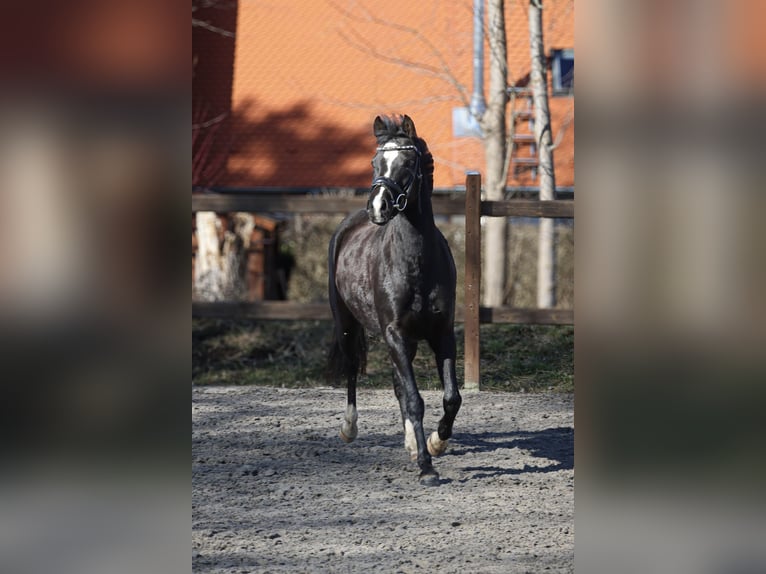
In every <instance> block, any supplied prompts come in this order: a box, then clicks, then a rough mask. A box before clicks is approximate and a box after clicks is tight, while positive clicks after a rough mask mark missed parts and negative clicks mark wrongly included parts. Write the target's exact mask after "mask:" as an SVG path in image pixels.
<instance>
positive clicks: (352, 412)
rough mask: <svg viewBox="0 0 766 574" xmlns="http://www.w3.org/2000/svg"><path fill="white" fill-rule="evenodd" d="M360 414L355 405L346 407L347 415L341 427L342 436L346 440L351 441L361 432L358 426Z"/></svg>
mask: <svg viewBox="0 0 766 574" xmlns="http://www.w3.org/2000/svg"><path fill="white" fill-rule="evenodd" d="M357 419H358V415H357V412H356V407H355V406H354V405H348V406H347V407H346V416H345V420H344V421H343V424H342V425H341V427H340V438H342V439H343V441H344V442H351V441H352V440H354V439H355V438H356V436H357V435H358V434H359V429H358V428H357V426H356V421H357Z"/></svg>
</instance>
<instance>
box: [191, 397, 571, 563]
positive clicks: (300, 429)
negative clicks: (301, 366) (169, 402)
mask: <svg viewBox="0 0 766 574" xmlns="http://www.w3.org/2000/svg"><path fill="white" fill-rule="evenodd" d="M422 394H423V398H424V400H425V403H426V415H425V419H424V426H425V430H426V434H428V433H430V432H431V431H432V430H434V429H435V428H436V424H437V422H438V420H439V418H440V416H441V394H440V393H437V392H424V393H422ZM357 404H358V408H359V437H358V438H357V440H356V441H355V442H353V443H351V444H348V445H347V444H344V443H343V442H342V441H341V440H340V439H339V438H338V430H339V428H340V424H341V418H342V413H343V411H344V408H345V391H343V390H338V389H326V388H324V389H274V388H263V387H201V388H193V391H192V485H193V495H192V497H193V499H192V512H193V521H192V524H193V526H192V546H193V548H192V553H193V559H192V562H193V571H194V572H232V573H233V572H292V573H295V572H386V573H395V572H434V573H450V572H455V573H485V572H486V573H493V572H497V573H501V572H502V573H516V572H519V573H521V572H573V570H574V566H573V560H574V422H573V406H574V405H573V397H572V396H571V395H557V394H534V395H530V394H510V393H488V392H480V393H465V392H464V393H463V407H462V409H461V411H460V413H459V415H458V418H457V421H456V424H455V434H454V436H453V438H452V440H451V441H450V447H449V449H448V451H447V452H446V453H445V454H444V455H443V456H441V457H438V458H435V459H434V466H435V468H436V470H437V471H438V472H439V474H440V476H441V484H440V485H439V486H437V487H430V488H429V487H425V486H421V485H420V484H418V480H417V477H418V471H417V466H416V464H415V463H414V462H410V459H409V455H408V454H407V452H406V451H405V450H404V447H403V436H404V435H403V431H402V423H401V418H400V414H399V407H398V403H397V402H396V399H395V397H394V394H393V391H378V390H367V389H360V390H359V396H358V401H357Z"/></svg>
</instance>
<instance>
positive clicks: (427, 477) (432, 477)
mask: <svg viewBox="0 0 766 574" xmlns="http://www.w3.org/2000/svg"><path fill="white" fill-rule="evenodd" d="M419 481H420V484H421V485H423V486H439V483H440V481H439V474H438V473H437V472H436V471H435V470H432V471H431V472H421V473H420V479H419Z"/></svg>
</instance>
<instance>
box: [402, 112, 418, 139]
mask: <svg viewBox="0 0 766 574" xmlns="http://www.w3.org/2000/svg"><path fill="white" fill-rule="evenodd" d="M402 129H403V130H404V133H406V134H407V137H408V138H411V139H414V138H416V137H418V134H417V132H416V131H415V122H413V121H412V118H411V117H410V116H404V117H403V118H402Z"/></svg>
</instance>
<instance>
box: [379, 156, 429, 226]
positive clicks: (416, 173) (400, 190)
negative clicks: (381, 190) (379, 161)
mask: <svg viewBox="0 0 766 574" xmlns="http://www.w3.org/2000/svg"><path fill="white" fill-rule="evenodd" d="M376 151H379V152H381V151H414V152H415V153H416V154H417V158H416V159H415V169H414V170H413V171H412V172H410V175H411V177H410V180H409V181H408V182H407V184H406V185H405V186H404V187H402V186H400V185H399V184H398V183H396V182H395V181H394V180H393V179H391V178H390V177H386V176H383V175H381V176H378V177H376V178H375V179H373V180H372V187H371V188H370V192H373V191H375V188H377V187H380V186H382V185H385V186H386V187H387V188H388V189H390V190H391V191H392V192H393V193H395V194H396V198H395V199H394V207H395V208H396V210H397V211H400V212H401V211H404V210H405V209H407V201H408V200H409V198H410V195H412V189H413V187H414V185H415V180H417V182H418V191H420V183H421V181H422V180H423V174H422V172H421V171H420V150H419V149H418V148H417V147H416V146H414V145H402V146H396V147H379V148H377V150H376ZM418 199H419V196H418Z"/></svg>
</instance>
